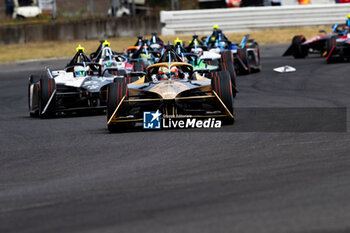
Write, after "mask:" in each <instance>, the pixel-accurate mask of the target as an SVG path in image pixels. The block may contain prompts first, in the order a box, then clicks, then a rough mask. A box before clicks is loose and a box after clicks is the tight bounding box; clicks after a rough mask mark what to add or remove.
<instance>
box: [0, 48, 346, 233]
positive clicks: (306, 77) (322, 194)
mask: <svg viewBox="0 0 350 233" xmlns="http://www.w3.org/2000/svg"><path fill="white" fill-rule="evenodd" d="M286 46H287V45H283V46H281V45H274V46H265V47H264V48H263V51H262V54H263V65H264V67H263V71H262V72H261V73H258V74H253V75H247V76H239V77H238V81H237V82H238V85H239V91H240V93H239V94H238V97H237V99H236V102H235V104H236V107H237V112H236V113H237V120H236V123H235V124H234V125H230V126H224V127H223V128H222V129H220V130H203V129H202V130H201V129H196V130H193V129H191V130H185V129H177V130H162V131H143V130H141V129H136V130H132V131H130V132H126V133H121V134H110V133H109V132H108V131H107V129H106V117H105V116H104V115H102V116H101V115H100V116H81V117H74V116H72V117H62V118H56V119H46V120H41V119H33V118H30V117H29V114H28V111H27V79H28V76H29V74H31V73H37V72H40V70H42V68H44V67H45V66H49V67H51V68H60V67H62V66H63V65H65V63H66V62H67V60H58V61H55V60H49V61H40V62H23V63H16V64H2V65H0V135H1V136H0V146H1V147H0V232H1V233H13V232H16V233H17V232H21V233H22V232H23V233H24V232H26V233H34V232H35V233H36V232H43V233H47V232H50V233H56V232H57V233H60V232H64V233H70V232H74V233H76V232H79V233H95V232H96V233H104V232H111V233H112V232H113V233H114V232H118V233H119V232H128V233H131V232H135V233H141V232H142V233H148V232H149V233H154V232H160V233H175V232H181V233H187V232H191V233H192V232H198V233H209V232H239V233H241V232H251V233H257V232H266V233H273V232H276V233H277V232H278V233H283V232H288V233H289V232H296V233H316V232H320V233H335V232H337V233H345V232H350V156H349V154H350V144H349V143H350V135H349V134H348V133H347V131H348V129H347V127H346V123H347V121H348V120H347V118H346V115H342V113H341V111H340V112H337V108H340V110H341V108H347V107H349V106H350V91H349V87H350V76H349V73H350V64H349V63H341V64H330V65H327V64H326V63H325V61H324V60H323V59H320V58H318V57H311V58H308V59H305V60H294V59H293V58H282V57H281V56H280V55H281V54H282V53H283V49H284V48H286ZM282 65H291V66H293V67H295V68H296V69H297V71H296V72H295V73H288V74H278V73H275V72H273V71H272V69H273V68H275V67H278V66H282ZM314 108H318V109H319V110H320V111H321V113H316V114H315V113H314V112H313V109H314ZM265 109H266V111H264V110H265ZM293 109H296V110H298V111H299V115H298V117H299V119H300V124H299V125H298V126H296V125H295V122H291V119H293V112H294V111H293ZM300 109H301V110H300ZM310 109H311V110H310ZM322 109H328V110H329V111H328V112H329V115H328V114H324V113H322ZM303 110H305V111H306V112H307V114H305V116H306V117H305V122H303V120H304V119H302V116H303V114H302V111H303ZM279 111H282V112H283V114H279ZM300 111H301V112H300ZM289 114H292V115H291V116H290V117H288V115H289ZM308 114H311V116H312V117H311V118H313V119H314V120H315V121H317V119H318V118H317V119H316V118H315V115H316V116H317V115H318V116H319V117H320V119H321V118H322V119H323V122H324V124H325V125H326V127H324V128H322V127H323V126H324V124H321V123H322V122H321V123H318V124H320V125H318V126H317V125H316V126H317V127H315V126H314V127H313V126H312V124H313V122H312V121H310V119H309V118H310V117H309V118H308V117H307V115H308ZM276 116H277V117H276ZM275 117H276V118H275ZM276 119H277V120H276ZM271 122H277V123H279V124H277V125H270V124H271ZM281 122H282V123H281ZM283 122H285V123H283ZM327 124H329V125H327ZM328 126H329V127H328ZM270 127H273V128H272V129H271V128H270ZM298 127H299V128H298ZM319 127H320V128H319ZM294 129H295V130H294ZM318 129H320V130H318Z"/></svg>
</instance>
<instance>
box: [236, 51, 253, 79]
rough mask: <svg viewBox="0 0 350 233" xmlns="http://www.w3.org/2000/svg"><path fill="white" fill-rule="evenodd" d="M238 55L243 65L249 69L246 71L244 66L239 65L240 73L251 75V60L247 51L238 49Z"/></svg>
mask: <svg viewBox="0 0 350 233" xmlns="http://www.w3.org/2000/svg"><path fill="white" fill-rule="evenodd" d="M237 55H238V58H239V59H241V61H242V62H243V64H244V65H245V66H246V67H247V69H245V68H244V67H243V66H241V65H238V73H239V74H240V75H245V74H250V64H249V60H248V54H247V50H246V49H238V50H237Z"/></svg>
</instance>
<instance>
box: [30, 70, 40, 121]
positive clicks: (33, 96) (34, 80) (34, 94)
mask: <svg viewBox="0 0 350 233" xmlns="http://www.w3.org/2000/svg"><path fill="white" fill-rule="evenodd" d="M39 81H40V75H31V76H30V77H29V82H28V109H29V115H30V116H31V117H38V116H39V109H38V105H37V104H38V98H39V94H38V91H37V87H38V83H39ZM32 85H33V88H32V90H31V86H32Z"/></svg>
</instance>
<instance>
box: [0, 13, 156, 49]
mask: <svg viewBox="0 0 350 233" xmlns="http://www.w3.org/2000/svg"><path fill="white" fill-rule="evenodd" d="M160 30H161V24H160V21H159V17H156V16H134V17H121V18H117V19H114V18H106V19H90V20H83V21H73V22H56V23H37V24H17V25H16V24H15V25H2V26H0V44H23V43H28V42H40V41H70V40H89V39H102V38H108V37H118V36H137V35H140V34H141V35H145V34H151V33H152V32H153V31H160Z"/></svg>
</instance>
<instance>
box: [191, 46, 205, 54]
mask: <svg viewBox="0 0 350 233" xmlns="http://www.w3.org/2000/svg"><path fill="white" fill-rule="evenodd" d="M191 52H192V53H194V54H197V55H199V56H201V55H202V54H203V49H202V48H200V47H198V48H197V49H196V48H192V49H191Z"/></svg>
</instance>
